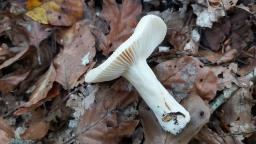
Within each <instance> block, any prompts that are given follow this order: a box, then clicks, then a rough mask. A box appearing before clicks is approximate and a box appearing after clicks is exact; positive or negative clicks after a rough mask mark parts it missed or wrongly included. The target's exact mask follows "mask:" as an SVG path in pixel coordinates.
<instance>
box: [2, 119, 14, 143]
mask: <svg viewBox="0 0 256 144" xmlns="http://www.w3.org/2000/svg"><path fill="white" fill-rule="evenodd" d="M13 137H14V131H13V129H12V128H11V127H10V126H9V125H8V124H7V123H6V122H5V120H4V119H3V118H2V117H0V141H1V143H3V144H8V143H9V142H10V141H11V138H13Z"/></svg>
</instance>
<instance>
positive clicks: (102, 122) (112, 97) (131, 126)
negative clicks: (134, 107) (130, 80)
mask: <svg viewBox="0 0 256 144" xmlns="http://www.w3.org/2000/svg"><path fill="white" fill-rule="evenodd" d="M121 81H122V79H121ZM126 83H127V82H126ZM95 98H96V100H95V101H96V102H95V103H94V104H93V105H92V106H91V107H90V108H89V109H88V110H87V111H86V112H85V113H84V115H83V116H82V117H81V119H80V123H79V126H78V129H77V133H78V134H79V136H78V140H79V142H80V143H81V144H86V143H93V144H102V143H106V144H113V143H118V142H120V140H121V139H122V138H123V137H125V136H130V135H132V134H133V132H134V130H135V128H136V126H137V124H138V122H139V121H138V120H136V119H134V118H131V117H130V116H129V115H127V114H125V113H124V111H123V110H125V108H126V107H127V106H128V105H130V104H132V103H134V102H135V101H137V98H138V94H137V93H136V92H134V91H132V89H123V88H122V86H121V87H120V85H119V83H118V82H117V83H115V84H114V86H112V87H111V88H109V87H108V86H104V85H99V89H98V92H96V93H95ZM122 111H123V112H122ZM104 115H105V118H103V117H104ZM91 126H92V127H91Z"/></svg>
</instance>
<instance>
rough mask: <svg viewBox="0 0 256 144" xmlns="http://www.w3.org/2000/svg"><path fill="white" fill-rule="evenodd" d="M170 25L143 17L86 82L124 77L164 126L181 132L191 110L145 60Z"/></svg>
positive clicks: (153, 17) (166, 128)
mask: <svg viewBox="0 0 256 144" xmlns="http://www.w3.org/2000/svg"><path fill="white" fill-rule="evenodd" d="M166 31H167V27H166V24H165V23H164V22H163V20H162V19H161V18H159V17H158V16H154V15H146V16H144V17H143V18H142V19H141V20H140V22H139V23H138V25H137V26H136V28H135V31H134V33H133V34H132V36H131V37H130V38H129V39H128V40H126V41H125V42H124V43H123V44H121V45H120V46H119V47H118V48H117V49H116V50H115V52H114V53H113V54H112V55H111V56H110V57H109V58H108V59H107V60H106V61H105V62H104V63H102V64H101V65H99V66H98V67H97V68H94V69H92V70H90V71H89V72H88V73H87V75H86V76H85V81H86V82H87V83H96V82H103V81H109V80H113V79H115V78H118V77H120V76H122V77H125V78H126V79H127V80H128V81H129V82H130V83H132V85H133V86H134V87H135V88H136V89H137V91H138V92H139V94H140V95H141V97H142V98H143V100H144V101H145V102H146V103H147V105H148V106H149V107H150V108H151V110H152V111H153V112H154V114H155V116H156V117H157V119H158V121H159V123H160V125H161V126H162V128H163V129H164V130H166V131H168V132H171V133H172V134H175V135H176V134H178V133H180V132H181V130H182V129H183V128H184V127H185V126H186V124H187V123H188V122H189V121H190V115H189V112H188V111H187V110H186V109H185V108H184V107H183V106H181V105H180V104H179V103H178V102H177V101H176V100H175V99H174V98H173V97H172V95H171V94H170V93H169V92H168V91H167V90H166V89H165V88H164V87H163V86H162V84H161V83H160V82H159V81H158V79H157V78H156V76H155V74H154V73H153V71H152V70H151V68H150V67H149V66H148V64H147V62H146V59H147V57H148V56H149V55H150V54H151V53H152V52H153V51H154V49H155V48H156V47H157V46H158V45H159V44H160V43H161V42H162V41H163V39H164V37H165V35H166Z"/></svg>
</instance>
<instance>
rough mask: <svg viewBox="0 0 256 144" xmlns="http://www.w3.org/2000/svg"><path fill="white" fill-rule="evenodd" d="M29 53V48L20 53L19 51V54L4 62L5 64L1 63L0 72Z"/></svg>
mask: <svg viewBox="0 0 256 144" xmlns="http://www.w3.org/2000/svg"><path fill="white" fill-rule="evenodd" d="M28 51H29V47H27V48H25V49H23V50H22V51H20V52H19V53H17V54H16V55H15V56H13V57H11V58H9V59H8V60H6V61H5V62H3V63H2V64H1V65H0V70H1V69H3V68H5V67H8V66H10V65H11V64H13V63H14V62H16V61H18V60H19V59H21V58H22V57H23V56H24V55H25V54H26V53H27V52H28Z"/></svg>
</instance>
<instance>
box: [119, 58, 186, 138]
mask: <svg viewBox="0 0 256 144" xmlns="http://www.w3.org/2000/svg"><path fill="white" fill-rule="evenodd" d="M122 76H123V77H125V78H126V79H127V80H128V81H130V82H131V83H132V85H133V86H134V87H135V88H136V89H137V91H138V92H139V94H140V95H141V97H142V98H143V100H144V101H145V102H146V103H147V104H148V106H149V107H150V108H151V110H152V111H153V112H154V114H155V116H156V118H157V119H158V121H159V123H160V125H161V127H162V128H163V129H164V130H165V131H168V132H170V133H172V134H175V135H177V134H178V133H180V132H181V131H182V130H183V129H184V128H185V127H186V125H187V124H188V123H189V121H190V115H189V112H188V111H187V110H186V109H185V108H184V107H183V106H181V105H180V104H179V103H178V102H177V101H176V100H175V99H174V98H173V97H172V95H170V93H169V92H168V91H167V90H166V89H165V88H164V87H163V86H162V84H161V83H160V82H159V81H158V80H157V78H156V76H155V75H154V73H153V71H152V70H151V69H150V67H149V66H148V64H147V63H146V61H145V60H144V61H138V62H137V63H133V64H132V65H131V66H130V67H129V68H128V69H127V71H126V72H125V73H124V74H123V75H122ZM142 82H143V85H142Z"/></svg>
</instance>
